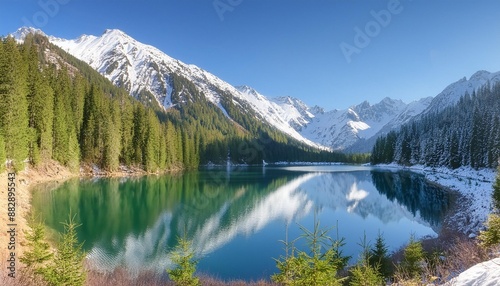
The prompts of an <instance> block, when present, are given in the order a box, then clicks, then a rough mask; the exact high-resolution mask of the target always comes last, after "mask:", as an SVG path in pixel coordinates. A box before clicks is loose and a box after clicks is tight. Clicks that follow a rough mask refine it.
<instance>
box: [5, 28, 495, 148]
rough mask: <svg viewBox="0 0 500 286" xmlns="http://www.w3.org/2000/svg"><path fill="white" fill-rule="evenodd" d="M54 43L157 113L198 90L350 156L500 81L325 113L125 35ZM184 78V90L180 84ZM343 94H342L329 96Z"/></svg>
mask: <svg viewBox="0 0 500 286" xmlns="http://www.w3.org/2000/svg"><path fill="white" fill-rule="evenodd" d="M29 33H37V34H42V35H44V34H43V32H42V31H40V30H36V29H33V28H26V27H23V28H21V29H19V30H18V31H17V32H15V33H13V36H14V37H15V38H16V39H19V40H21V39H23V38H24V36H25V35H27V34H29ZM48 38H49V40H50V42H51V43H53V44H55V45H57V46H59V47H61V48H62V49H63V50H64V51H67V52H68V53H70V54H71V55H73V56H75V57H77V58H78V59H81V60H83V61H84V62H86V63H88V64H89V65H90V66H91V67H92V68H94V69H95V70H97V71H98V72H99V73H101V74H102V75H104V76H105V77H106V78H108V79H109V80H110V81H111V82H112V83H113V84H114V85H116V86H119V87H123V88H125V89H126V90H127V91H129V92H130V94H132V95H133V96H134V97H136V98H138V99H140V100H142V101H143V102H146V103H148V104H149V105H151V106H153V107H155V108H157V109H164V110H169V109H172V108H178V107H179V105H182V104H183V103H185V102H187V101H193V100H196V98H195V96H194V95H193V93H198V94H199V95H201V96H202V97H203V98H204V99H205V100H206V101H207V102H209V103H211V104H213V105H214V106H216V107H217V108H219V109H220V110H221V112H222V113H223V114H224V115H225V116H226V117H228V118H229V119H230V120H234V121H236V122H238V123H239V121H238V120H237V119H236V118H234V117H233V116H232V114H231V112H229V110H228V108H230V107H229V106H231V108H237V109H239V111H240V112H243V113H247V114H251V116H253V117H254V118H256V119H257V120H259V121H260V122H263V123H266V124H269V125H270V126H273V127H275V128H276V129H278V130H280V131H281V132H283V133H284V134H286V135H288V136H290V137H291V138H294V139H296V140H298V141H299V142H302V143H304V144H307V145H309V146H312V147H317V148H321V149H326V150H335V151H347V152H370V151H371V149H372V147H373V145H374V144H375V140H376V138H378V137H379V136H380V135H383V134H387V133H388V132H389V131H391V130H395V129H398V128H399V127H400V126H401V125H402V124H404V123H407V122H409V121H410V120H411V119H413V118H415V117H417V116H423V115H424V114H427V113H430V112H436V111H439V110H443V109H444V108H446V107H447V106H450V105H454V104H456V103H457V102H458V101H459V99H460V97H461V96H463V95H464V94H465V93H466V92H468V93H472V92H473V91H474V90H476V89H477V88H479V87H481V86H483V85H484V84H486V83H488V82H490V83H494V82H496V81H499V80H500V73H498V72H497V73H489V72H486V71H479V72H477V73H475V74H474V75H472V76H471V77H470V78H469V79H468V80H467V79H466V78H465V77H464V78H462V79H460V80H458V81H457V82H455V83H452V84H450V85H449V86H448V87H446V88H445V89H444V90H443V91H442V92H441V93H440V94H438V95H437V96H435V97H429V96H428V95H426V96H427V97H424V98H422V99H421V100H418V101H414V102H411V103H408V104H406V103H404V102H403V101H401V100H398V99H391V98H384V99H383V100H382V101H380V102H379V103H376V104H370V103H369V102H367V101H365V102H362V103H360V104H357V105H353V106H351V107H350V108H348V109H344V110H337V109H335V110H330V111H326V110H324V109H323V108H322V107H320V106H313V107H309V106H307V105H306V104H305V103H304V102H302V101H301V100H299V99H296V98H292V97H288V96H283V97H277V98H268V97H266V96H265V95H262V94H260V93H259V92H258V91H256V90H255V89H253V88H252V87H249V86H232V85H231V84H229V83H227V82H225V81H224V80H222V79H220V78H218V77H217V76H215V75H213V74H211V73H209V72H207V71H205V70H203V69H201V68H199V67H197V66H195V65H192V64H185V63H183V62H181V61H179V60H176V59H173V58H172V57H170V56H168V55H166V54H165V53H163V52H162V51H160V50H158V49H157V48H155V47H152V46H149V45H146V44H143V43H140V42H138V41H136V40H135V39H133V38H131V37H130V36H128V35H127V34H125V33H124V32H122V31H120V30H106V31H105V32H104V33H103V34H102V35H100V36H92V35H82V36H80V37H79V38H77V39H72V40H67V39H60V38H56V37H53V36H49V37H48ZM180 79H183V80H184V81H186V82H188V83H189V85H190V86H191V87H193V89H192V90H189V89H188V88H187V87H186V85H185V84H184V85H180V84H178V82H179V80H180ZM335 96H342V95H332V97H335Z"/></svg>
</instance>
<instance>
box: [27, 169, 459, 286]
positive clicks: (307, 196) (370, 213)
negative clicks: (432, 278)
mask: <svg viewBox="0 0 500 286" xmlns="http://www.w3.org/2000/svg"><path fill="white" fill-rule="evenodd" d="M451 203H452V197H451V196H450V194H449V193H447V192H446V191H444V190H442V189H440V188H438V187H436V186H435V185H432V184H427V183H426V182H425V180H424V178H423V176H422V175H419V174H416V173H411V172H408V171H394V170H393V171H388V170H381V169H374V168H371V167H364V166H347V165H336V166H265V167H232V168H229V167H221V168H216V167H214V168H211V169H202V170H199V171H193V172H187V173H184V174H170V175H161V176H146V177H139V178H135V177H131V178H98V179H73V180H69V181H67V182H65V183H63V184H61V185H59V186H58V187H57V188H54V187H51V186H50V185H42V186H39V187H38V188H37V189H35V191H34V193H33V201H32V205H33V209H34V211H35V212H36V213H39V214H41V217H42V218H43V219H44V220H45V223H46V225H47V226H48V227H49V230H50V231H49V233H50V232H52V233H55V232H61V231H63V225H62V224H61V222H63V221H64V220H66V219H67V218H68V215H69V213H70V211H71V212H72V213H74V214H76V220H77V221H78V222H79V223H81V224H82V225H81V226H80V227H79V228H78V238H79V240H80V241H81V242H83V245H84V249H85V250H86V251H87V253H88V258H89V259H90V260H91V263H92V265H94V267H96V268H97V269H99V270H102V271H112V270H113V269H114V268H116V267H124V268H126V269H127V270H128V271H129V272H130V273H131V274H132V275H136V274H138V273H139V271H142V270H152V271H158V272H162V271H164V270H165V268H167V267H169V266H170V265H171V260H170V250H171V249H172V248H173V247H174V246H175V245H176V241H177V236H179V235H180V236H182V235H184V234H185V235H186V236H187V237H188V238H189V239H191V240H192V242H193V247H194V250H195V252H196V256H197V258H199V259H200V263H199V264H198V271H199V272H200V273H204V274H209V275H211V276H214V277H218V278H222V279H246V280H257V279H261V278H265V279H269V277H270V275H272V274H273V273H275V272H276V271H277V268H276V263H275V261H274V260H273V258H279V257H280V255H284V250H283V244H282V243H280V242H279V241H280V240H285V239H286V236H287V235H288V238H289V239H294V238H297V237H299V236H300V235H301V233H302V232H301V230H300V226H304V227H306V228H308V229H310V230H312V228H313V225H314V221H315V219H316V220H319V222H320V224H321V226H322V227H325V228H327V227H334V229H333V230H332V231H331V232H330V236H331V237H333V238H337V237H339V238H341V237H344V238H345V242H346V245H345V246H344V247H343V253H344V254H346V255H350V256H352V259H351V260H350V261H351V263H354V262H355V261H356V259H357V257H358V255H359V253H360V251H361V247H360V246H359V245H358V244H359V243H360V242H361V239H362V238H363V236H364V235H365V234H366V238H367V240H368V241H370V242H374V241H375V238H376V237H377V235H378V233H379V232H380V233H382V234H383V236H384V237H385V240H386V243H387V245H388V247H389V248H390V251H392V250H396V249H398V248H400V247H401V246H403V245H404V244H405V243H406V242H407V241H408V239H409V237H410V235H411V234H414V235H415V236H416V237H417V238H418V237H423V236H427V235H433V236H435V235H436V233H437V232H438V231H439V229H440V227H441V223H442V221H443V219H444V217H445V215H446V214H447V211H448V209H449V208H450V207H451Z"/></svg>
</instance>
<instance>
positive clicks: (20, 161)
mask: <svg viewBox="0 0 500 286" xmlns="http://www.w3.org/2000/svg"><path fill="white" fill-rule="evenodd" d="M2 46H3V48H2V49H0V129H2V130H3V135H4V140H5V153H6V157H7V158H8V159H11V160H12V164H13V166H14V168H15V169H16V170H21V169H23V168H24V160H25V159H27V157H28V133H29V131H28V102H27V98H26V96H27V83H26V78H27V66H26V64H25V62H24V61H23V59H22V57H21V54H20V52H19V49H18V47H17V44H16V41H15V40H14V39H13V38H12V37H8V38H7V39H5V40H4V41H3V43H2Z"/></svg>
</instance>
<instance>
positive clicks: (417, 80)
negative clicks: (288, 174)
mask: <svg viewBox="0 0 500 286" xmlns="http://www.w3.org/2000/svg"><path fill="white" fill-rule="evenodd" d="M29 24H31V25H32V26H35V27H36V28H39V29H41V30H43V31H44V32H45V33H46V34H49V35H54V36H57V37H62V38H76V37H78V36H80V35H82V34H92V35H100V34H102V33H103V31H104V30H105V29H107V28H116V29H120V30H122V31H124V32H125V33H127V34H129V35H130V36H132V37H134V38H136V39H137V40H139V41H141V42H143V43H146V44H150V45H153V46H156V47H158V48H159V49H160V50H162V51H164V52H165V53H167V54H168V55H170V56H171V57H174V58H177V59H179V60H181V61H183V62H186V63H190V64H195V65H197V66H199V67H201V68H203V69H205V70H208V71H210V72H211V73H213V74H215V75H217V76H218V77H220V78H222V79H223V80H225V81H227V82H229V83H231V84H233V85H242V84H246V85H249V86H252V87H253V88H255V89H256V90H258V91H259V92H260V93H262V94H264V95H266V96H269V97H274V96H284V95H289V96H293V97H297V98H300V99H301V100H303V101H304V102H305V103H306V104H308V105H309V106H313V105H320V106H322V107H325V108H326V109H333V108H339V109H341V108H347V107H349V106H351V105H354V104H358V103H360V102H362V101H364V100H368V101H369V102H370V103H376V102H378V101H380V100H381V99H383V98H384V97H386V96H389V97H391V98H397V99H402V100H403V101H405V102H410V101H413V100H416V99H419V98H422V97H427V96H435V95H437V94H438V93H439V92H440V91H442V90H443V89H444V88H445V87H446V86H447V85H448V84H450V83H452V82H454V81H457V80H458V79H460V78H462V77H464V76H466V77H467V78H468V77H470V76H471V75H472V74H473V73H474V72H476V71H477V70H488V71H491V72H495V71H500V1H498V0H484V1H474V0H468V1H465V0H445V1H443V0H441V1H439V0H399V1H397V0H370V1H368V0H342V1H339V0H317V1H313V0H142V1H140V0H29V1H28V0H0V35H6V34H8V33H11V32H14V31H15V30H17V29H18V28H19V27H21V26H25V25H29Z"/></svg>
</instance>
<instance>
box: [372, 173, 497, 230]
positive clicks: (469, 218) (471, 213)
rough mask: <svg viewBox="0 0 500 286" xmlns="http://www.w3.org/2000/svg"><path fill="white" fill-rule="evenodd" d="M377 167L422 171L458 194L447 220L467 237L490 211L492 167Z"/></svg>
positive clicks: (432, 180)
mask: <svg viewBox="0 0 500 286" xmlns="http://www.w3.org/2000/svg"><path fill="white" fill-rule="evenodd" d="M377 167H382V168H398V169H402V168H404V169H409V170H411V171H414V172H417V173H421V174H423V175H424V176H425V178H426V179H427V180H428V181H430V182H433V183H436V184H438V185H441V186H443V187H446V188H449V189H450V190H453V191H457V192H458V193H460V194H461V195H462V198H461V200H460V201H459V202H458V203H459V204H460V205H459V207H460V208H461V211H459V212H457V213H456V214H455V215H454V216H453V217H451V218H450V219H451V222H452V223H453V224H454V225H456V226H457V229H458V230H459V231H460V232H463V233H465V234H469V235H471V237H472V236H475V235H477V233H478V232H479V230H481V228H482V227H483V223H484V222H485V221H486V219H487V217H488V214H489V213H490V212H491V207H492V197H491V196H492V192H493V182H494V181H495V177H496V171H495V170H493V169H481V170H475V169H473V168H471V167H460V168H458V169H455V170H451V169H448V168H445V167H425V166H421V165H416V166H412V167H409V168H406V167H402V166H399V165H396V164H389V165H377Z"/></svg>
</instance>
